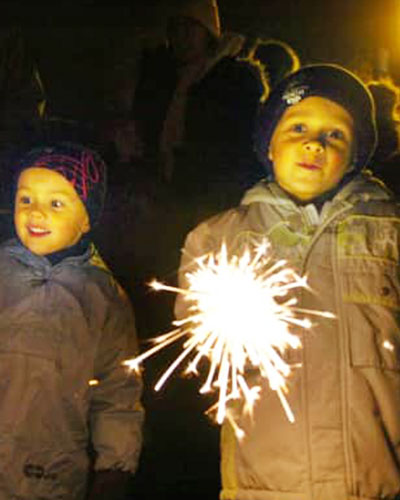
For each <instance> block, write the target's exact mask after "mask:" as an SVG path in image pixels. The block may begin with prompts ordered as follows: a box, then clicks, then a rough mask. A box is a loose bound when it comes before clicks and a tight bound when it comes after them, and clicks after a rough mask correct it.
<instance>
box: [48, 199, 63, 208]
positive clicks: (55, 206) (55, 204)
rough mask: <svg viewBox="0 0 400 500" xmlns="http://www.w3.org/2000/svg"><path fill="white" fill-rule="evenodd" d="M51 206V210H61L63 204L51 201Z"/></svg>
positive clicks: (58, 201)
mask: <svg viewBox="0 0 400 500" xmlns="http://www.w3.org/2000/svg"><path fill="white" fill-rule="evenodd" d="M51 206H52V207H53V208H61V207H63V206H64V203H63V202H62V201H60V200H51Z"/></svg>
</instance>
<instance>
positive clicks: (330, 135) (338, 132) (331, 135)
mask: <svg viewBox="0 0 400 500" xmlns="http://www.w3.org/2000/svg"><path fill="white" fill-rule="evenodd" d="M327 135H328V138H330V139H340V140H341V139H344V134H343V132H342V131H341V130H338V129H335V130H332V131H331V132H329V133H328V134H327Z"/></svg>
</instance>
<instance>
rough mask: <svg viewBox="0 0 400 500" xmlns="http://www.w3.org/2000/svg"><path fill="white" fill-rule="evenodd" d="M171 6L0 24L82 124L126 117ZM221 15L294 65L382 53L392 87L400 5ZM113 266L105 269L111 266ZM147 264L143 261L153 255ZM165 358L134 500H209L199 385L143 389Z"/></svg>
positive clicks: (68, 5) (265, 7)
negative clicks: (285, 49) (17, 27)
mask: <svg viewBox="0 0 400 500" xmlns="http://www.w3.org/2000/svg"><path fill="white" fill-rule="evenodd" d="M173 3H174V2H173V0H171V1H168V0H164V1H161V0H143V1H131V2H129V1H128V0H114V1H95V0H86V1H81V2H78V1H77V0H72V1H71V0H70V1H67V0H56V1H54V2H52V3H51V4H50V2H40V1H38V2H31V3H29V4H25V3H23V2H2V6H3V11H4V13H5V16H3V18H2V21H1V22H2V23H4V24H7V23H13V24H15V23H17V24H21V25H22V26H23V28H24V29H25V32H26V34H27V37H28V40H29V44H30V47H31V49H32V50H33V53H34V55H35V57H36V60H37V62H38V65H39V68H40V72H41V76H42V79H43V83H44V86H45V88H46V92H47V97H48V105H49V107H50V110H51V112H52V113H54V114H56V115H61V116H63V117H66V118H71V119H74V120H75V119H77V120H80V121H82V122H88V123H89V122H92V121H101V120H104V119H106V118H107V117H108V116H109V115H110V114H111V115H112V114H113V113H117V112H119V111H121V110H122V111H123V110H124V109H128V108H129V103H130V99H131V96H132V91H133V85H134V81H135V71H136V68H137V60H138V55H139V54H140V51H141V49H142V47H143V46H146V45H156V44H157V42H158V41H160V40H162V33H163V26H164V22H165V19H166V16H167V13H168V9H169V7H170V6H171V5H172V4H173ZM219 7H220V16H221V22H222V27H223V29H224V30H227V31H234V32H239V33H242V34H245V35H248V36H252V37H253V36H254V37H256V36H259V37H262V38H277V39H281V40H284V41H286V42H288V43H289V44H290V45H291V46H292V47H293V48H294V49H295V50H296V51H297V53H298V54H299V57H300V60H301V62H302V63H310V62H337V63H340V64H343V65H345V66H348V67H350V68H351V69H356V68H357V69H359V70H360V71H361V70H362V68H363V65H364V64H366V63H368V62H371V63H372V64H373V65H375V66H377V65H378V62H377V61H378V54H379V51H380V50H382V49H386V50H388V51H389V54H390V71H391V73H392V75H393V77H394V79H395V81H396V82H397V83H398V82H399V77H400V29H397V26H399V27H400V0H379V1H378V0H332V1H315V0H274V1H273V0H270V1H268V0H219ZM116 89H118V91H117V90H116ZM131 215H132V217H134V216H135V214H131ZM138 234H139V233H138ZM144 236H145V235H144ZM139 237H141V235H140V234H139ZM144 239H145V238H144ZM112 243H113V244H115V240H114V241H113V242H112ZM147 243H148V244H151V242H149V241H148V242H147ZM135 244H136V242H132V245H135ZM141 245H142V247H144V246H145V243H143V242H142V243H141ZM100 250H102V248H100ZM104 253H105V254H106V257H107V250H105V251H104ZM113 256H114V259H115V262H114V263H113V262H111V264H114V265H116V266H118V256H117V257H116V254H115V253H114V255H113ZM146 257H147V259H148V260H151V258H152V257H151V252H150V255H147V256H146ZM111 261H112V258H111ZM150 265H151V263H150ZM112 267H113V266H112ZM133 274H135V273H133ZM138 276H140V273H138ZM125 278H126V277H125ZM167 278H168V277H167ZM132 279H133V278H132ZM136 279H141V277H139V278H137V277H136ZM124 285H126V286H128V288H129V285H130V284H129V283H128V284H127V283H124ZM148 294H150V292H148ZM148 297H149V296H147V298H148ZM134 302H135V299H134ZM150 303H151V304H152V305H154V313H153V312H149V311H148V310H146V308H143V307H142V306H143V304H142V303H141V302H140V301H136V302H135V306H136V312H137V316H138V325H139V337H140V338H141V339H144V338H147V337H150V336H155V335H157V334H158V333H162V332H164V331H166V329H167V328H168V326H169V322H170V319H171V317H170V316H171V309H169V308H170V307H171V301H170V300H168V299H164V298H161V297H160V298H157V297H151V299H150ZM156 311H157V312H156ZM146 314H150V315H153V317H152V318H151V320H149V319H148V318H145V317H144V316H145V315H146ZM173 355H174V351H173V349H172V352H171V351H169V352H168V353H162V354H161V355H160V356H158V357H157V358H156V359H154V360H151V361H149V362H148V364H147V365H146V370H145V375H144V377H145V383H146V386H147V387H146V390H145V395H144V403H145V406H146V409H147V413H148V417H147V418H148V422H147V425H146V428H145V447H144V452H143V455H142V460H141V464H140V468H139V471H138V474H137V476H136V479H135V482H134V484H133V486H132V492H133V493H132V498H135V499H137V500H146V499H150V498H151V499H160V500H162V499H164V498H175V500H180V499H182V500H183V499H185V500H186V499H187V500H189V499H190V500H196V499H199V500H200V499H202V500H205V499H210V500H213V499H217V498H218V490H219V455H218V453H219V451H218V434H219V429H218V427H217V426H216V425H215V424H213V423H211V422H210V421H209V420H208V418H207V417H206V416H205V415H204V410H205V409H206V408H207V407H208V406H209V405H210V401H209V400H206V399H205V398H203V397H201V396H198V395H197V393H196V391H197V390H198V387H199V383H198V380H197V379H195V380H191V381H188V380H184V379H182V378H180V377H177V376H176V377H173V379H172V380H171V381H170V383H169V384H167V387H166V388H165V389H164V390H163V391H161V393H157V394H156V393H154V392H153V391H152V389H151V386H152V385H154V382H155V380H156V377H157V374H159V373H160V371H161V370H162V368H163V367H165V365H166V363H167V362H168V361H169V360H170V359H172V356H173Z"/></svg>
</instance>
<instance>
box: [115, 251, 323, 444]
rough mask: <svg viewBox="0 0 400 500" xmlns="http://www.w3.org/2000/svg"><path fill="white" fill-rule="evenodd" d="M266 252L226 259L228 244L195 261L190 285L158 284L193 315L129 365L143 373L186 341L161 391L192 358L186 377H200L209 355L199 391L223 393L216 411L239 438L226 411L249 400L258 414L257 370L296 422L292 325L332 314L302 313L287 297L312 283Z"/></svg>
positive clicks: (295, 344)
mask: <svg viewBox="0 0 400 500" xmlns="http://www.w3.org/2000/svg"><path fill="white" fill-rule="evenodd" d="M268 252H269V244H268V242H266V241H263V242H262V244H260V245H258V246H257V247H256V248H255V249H253V250H250V248H247V249H246V250H245V251H244V252H243V254H242V255H241V256H236V255H233V256H232V257H228V251H227V248H226V245H225V244H223V245H222V247H221V249H220V251H219V252H218V253H216V254H208V255H204V256H202V257H200V258H198V259H196V260H195V266H194V267H195V269H194V270H193V271H191V272H188V273H186V279H187V281H188V287H187V288H185V289H183V288H175V287H171V286H168V285H164V284H162V283H160V282H158V281H154V282H153V283H152V284H151V286H152V287H153V288H154V289H155V290H165V291H170V292H174V293H176V294H179V295H181V296H182V298H183V300H184V301H185V302H187V303H188V309H187V310H188V315H187V316H186V317H184V318H183V319H180V320H176V321H174V322H173V325H174V326H175V327H176V328H175V329H174V330H173V331H171V332H169V333H167V334H165V335H162V336H159V337H156V338H155V339H154V340H153V341H154V344H155V345H154V346H153V347H152V348H150V349H149V350H147V351H145V352H144V353H143V354H141V355H139V356H137V357H136V358H134V359H131V360H127V361H125V364H126V365H127V366H129V367H130V368H132V369H139V365H140V364H141V363H142V362H143V361H144V360H145V359H147V358H148V357H150V356H152V355H153V354H155V353H156V352H158V351H160V350H161V349H164V348H165V347H167V346H168V345H170V344H172V343H174V342H176V341H177V340H179V339H181V338H183V337H187V338H186V340H185V342H184V343H183V350H182V352H181V353H180V355H179V356H178V357H177V358H176V359H175V360H174V361H173V362H172V363H171V365H170V366H169V367H168V368H167V369H166V370H165V372H164V373H163V375H162V376H161V378H160V379H159V380H158V382H157V384H156V386H155V390H156V391H158V390H159V389H160V388H161V387H162V386H163V384H164V383H165V382H166V380H167V379H168V377H169V376H170V375H171V374H172V373H173V371H174V370H175V369H176V368H177V367H178V366H179V365H180V364H181V363H182V362H183V361H184V360H186V361H187V360H189V362H188V364H187V367H186V373H194V374H196V375H197V374H198V365H199V362H200V360H201V359H202V358H207V359H208V361H209V370H208V375H207V377H206V381H205V382H204V384H203V386H202V387H201V389H200V393H208V392H213V391H217V392H218V401H217V403H216V404H215V405H214V406H213V407H211V409H210V410H211V411H213V410H216V420H217V422H218V423H222V422H223V420H224V418H228V419H229V420H230V421H231V423H232V425H233V426H234V428H235V430H236V431H237V432H238V434H240V429H238V427H237V426H236V424H235V423H234V422H233V421H232V417H231V415H230V414H229V412H227V403H228V401H229V400H232V399H240V398H243V400H244V402H245V405H244V409H245V411H247V412H249V413H251V412H252V409H253V405H254V403H255V401H256V400H257V399H258V397H259V392H260V389H261V387H260V386H259V385H255V386H252V387H250V386H249V383H248V381H247V380H246V373H248V370H249V369H251V370H254V369H255V370H256V371H257V372H258V373H259V375H261V379H264V380H266V381H268V383H269V386H270V388H271V389H272V390H273V391H276V393H277V395H278V396H279V398H280V401H281V403H282V406H283V408H284V410H285V412H286V415H287V417H288V419H289V420H290V421H294V415H293V413H292V411H291V408H290V406H289V403H288V401H287V399H286V397H285V393H286V392H287V386H286V378H287V377H288V375H289V374H290V371H291V367H290V365H289V364H288V363H286V362H285V361H284V359H283V358H282V357H281V355H282V354H283V353H284V352H285V351H286V349H287V348H293V349H297V348H299V347H300V346H301V342H300V339H299V337H298V336H296V335H294V334H293V333H291V331H290V327H291V325H296V326H300V327H301V328H305V329H308V328H310V327H311V321H310V320H309V318H308V315H309V314H315V315H319V316H324V317H333V316H332V314H330V313H325V312H319V311H305V310H302V309H299V308H297V307H296V302H297V301H296V299H295V298H294V297H292V298H290V297H289V294H290V291H292V290H293V289H296V288H307V283H306V278H305V277H301V276H299V275H298V274H296V273H295V271H293V270H292V269H290V268H288V267H285V266H286V262H285V261H283V260H280V261H278V262H275V263H272V261H271V257H270V256H269V255H268Z"/></svg>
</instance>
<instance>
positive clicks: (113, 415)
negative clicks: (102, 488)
mask: <svg viewBox="0 0 400 500" xmlns="http://www.w3.org/2000/svg"><path fill="white" fill-rule="evenodd" d="M119 295H120V296H119V297H118V298H117V299H116V300H115V301H114V303H112V304H111V306H110V309H109V311H108V313H107V317H106V322H105V325H104V330H103V332H102V335H101V338H100V341H99V345H98V350H97V355H96V359H95V366H94V374H95V380H96V385H95V386H94V387H93V394H92V398H91V401H90V411H89V415H90V428H91V441H92V446H93V448H94V451H95V469H96V470H106V469H107V470H108V469H112V470H121V471H126V472H131V473H134V472H135V470H136V468H137V464H138V459H139V455H140V450H141V446H142V425H143V418H144V411H143V408H142V405H141V403H140V397H141V393H142V380H141V377H140V375H138V374H137V373H134V372H132V371H129V370H128V368H127V367H125V366H123V365H122V362H123V361H124V360H126V359H128V358H130V357H133V356H134V355H135V353H136V352H137V338H136V331H135V324H134V317H133V312H132V309H131V306H130V304H129V301H128V300H127V298H126V297H123V296H122V294H121V293H120V294H119Z"/></svg>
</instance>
